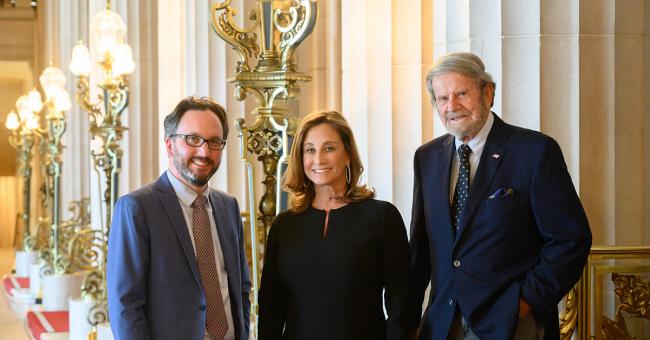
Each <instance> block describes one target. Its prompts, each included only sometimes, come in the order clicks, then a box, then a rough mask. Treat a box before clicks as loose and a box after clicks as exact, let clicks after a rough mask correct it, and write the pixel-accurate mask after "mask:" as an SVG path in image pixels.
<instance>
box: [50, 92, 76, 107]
mask: <svg viewBox="0 0 650 340" xmlns="http://www.w3.org/2000/svg"><path fill="white" fill-rule="evenodd" d="M70 107H72V103H70V96H69V95H68V91H66V90H65V89H60V90H59V91H58V92H57V93H56V97H54V109H55V110H56V111H57V112H61V111H68V110H70Z"/></svg>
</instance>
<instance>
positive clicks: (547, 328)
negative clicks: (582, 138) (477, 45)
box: [410, 53, 591, 340]
mask: <svg viewBox="0 0 650 340" xmlns="http://www.w3.org/2000/svg"><path fill="white" fill-rule="evenodd" d="M426 84H427V89H428V92H429V94H430V95H431V98H432V102H433V104H434V106H435V108H436V110H437V112H438V115H439V118H440V120H441V121H442V123H443V124H444V126H445V128H446V129H447V132H448V134H446V135H444V136H441V137H439V138H436V139H434V140H432V141H430V142H428V143H426V144H424V145H422V146H421V147H420V148H419V149H418V150H417V151H416V153H415V161H414V168H415V170H414V171H415V178H414V198H413V212H412V222H411V238H410V243H411V259H412V265H413V273H414V282H415V294H416V297H417V299H416V300H417V302H419V304H414V306H413V314H412V319H413V323H414V325H415V324H416V323H417V322H418V321H420V326H419V338H420V339H435V340H441V339H482V340H490V339H499V340H503V339H517V340H519V339H559V327H558V313H557V304H558V302H559V301H560V300H561V299H562V297H563V296H564V295H565V294H566V293H567V292H568V291H569V290H570V289H571V287H572V286H573V285H574V284H575V283H576V282H577V280H578V278H579V277H580V274H581V272H582V269H583V266H584V264H585V261H586V258H587V256H588V253H589V249H590V247H591V232H590V229H589V223H588V221H587V218H586V216H585V213H584V210H583V208H582V205H581V204H580V200H579V199H578V195H577V194H576V191H575V189H574V186H573V183H572V182H571V178H570V176H569V173H568V171H567V167H566V164H565V162H564V159H563V157H562V151H561V150H560V147H559V145H558V144H557V143H556V142H555V141H554V140H553V139H552V138H551V137H549V136H546V135H544V134H542V133H539V132H535V131H531V130H527V129H523V128H520V127H516V126H513V125H509V124H507V123H505V122H504V121H503V120H501V119H500V118H499V117H498V116H496V115H495V114H494V113H491V112H490V108H491V107H492V105H493V98H494V92H495V83H494V81H493V80H492V77H491V76H490V74H488V73H487V72H485V66H484V65H483V62H482V61H481V60H480V58H479V57H477V56H476V55H474V54H471V53H452V54H449V55H446V56H444V57H443V58H442V59H441V60H440V61H439V62H438V63H437V64H436V65H435V66H434V67H433V68H432V69H431V70H430V71H429V73H428V74H427V78H426ZM429 283H430V284H431V290H430V294H429V300H428V303H427V305H428V307H427V309H426V311H425V313H424V315H423V316H422V318H421V320H420V315H421V314H422V313H421V308H420V307H419V306H421V304H422V300H423V298H424V292H425V289H426V287H427V285H428V284H429ZM416 305H417V306H416Z"/></svg>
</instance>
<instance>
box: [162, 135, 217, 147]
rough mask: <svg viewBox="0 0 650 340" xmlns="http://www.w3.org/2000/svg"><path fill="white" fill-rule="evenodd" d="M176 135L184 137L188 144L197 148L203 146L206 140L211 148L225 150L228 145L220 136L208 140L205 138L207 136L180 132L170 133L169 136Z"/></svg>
mask: <svg viewBox="0 0 650 340" xmlns="http://www.w3.org/2000/svg"><path fill="white" fill-rule="evenodd" d="M176 136H178V137H183V139H185V143H186V144H187V145H189V146H193V147H196V148H198V147H201V145H203V143H206V142H207V143H208V149H210V150H223V148H224V147H226V141H225V140H222V139H219V138H213V139H209V140H208V139H205V138H203V137H201V136H197V135H184V134H180V133H175V134H172V135H169V138H172V137H176Z"/></svg>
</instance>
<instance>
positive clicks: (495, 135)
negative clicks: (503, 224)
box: [454, 115, 507, 247]
mask: <svg viewBox="0 0 650 340" xmlns="http://www.w3.org/2000/svg"><path fill="white" fill-rule="evenodd" d="M506 139H507V132H506V130H505V123H504V122H503V121H502V120H501V119H500V118H499V117H497V116H496V115H494V124H493V125H492V129H491V130H490V133H489V135H488V138H487V140H486V142H485V148H484V149H483V153H482V154H481V160H480V162H479V165H478V169H476V174H475V175H474V180H473V181H472V185H471V187H470V189H469V200H468V201H467V205H466V206H465V208H464V209H463V212H462V217H461V221H460V226H459V230H458V233H457V237H456V240H455V242H454V247H455V246H456V244H458V242H459V240H460V238H461V236H462V234H463V232H464V231H465V229H466V227H467V223H468V221H470V220H471V219H472V216H473V215H474V213H475V212H476V209H477V208H478V206H479V205H480V203H481V201H482V200H483V197H485V193H486V191H487V190H488V188H489V187H490V184H491V183H492V179H493V178H494V175H495V174H496V172H497V169H499V165H500V164H501V160H502V159H503V156H504V155H505V153H506V149H505V148H504V147H503V143H505V141H506Z"/></svg>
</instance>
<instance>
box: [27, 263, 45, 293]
mask: <svg viewBox="0 0 650 340" xmlns="http://www.w3.org/2000/svg"><path fill="white" fill-rule="evenodd" d="M41 282H42V281H41V265H40V264H38V263H35V264H32V265H31V266H30V267H29V290H30V291H31V292H32V294H34V296H36V297H38V296H40V294H41Z"/></svg>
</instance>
